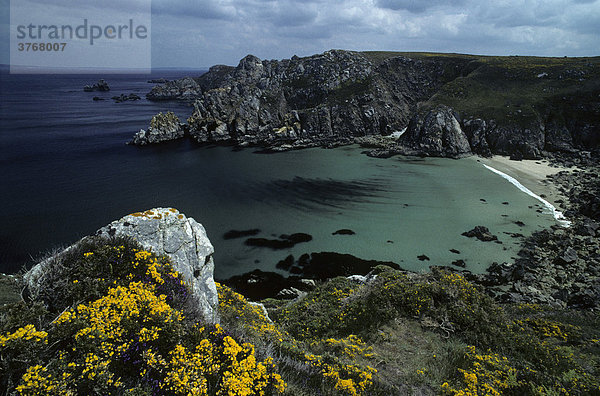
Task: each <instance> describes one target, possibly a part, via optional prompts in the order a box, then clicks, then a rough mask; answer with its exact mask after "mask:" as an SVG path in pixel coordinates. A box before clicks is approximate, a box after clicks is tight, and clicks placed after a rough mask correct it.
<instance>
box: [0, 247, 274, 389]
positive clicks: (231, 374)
mask: <svg viewBox="0 0 600 396" xmlns="http://www.w3.org/2000/svg"><path fill="white" fill-rule="evenodd" d="M51 260H53V261H50V262H48V261H47V262H46V267H45V268H44V271H45V274H46V275H48V279H46V282H42V284H41V285H40V286H39V293H36V295H35V296H33V298H32V299H27V301H22V302H18V303H14V304H6V305H4V306H2V308H1V309H0V390H2V393H3V394H20V395H66V394H68V395H75V394H77V395H188V394H195V395H217V394H218V395H221V394H246V395H251V394H265V395H271V394H274V393H280V392H282V391H283V390H284V389H285V384H284V383H283V381H282V380H281V378H280V376H279V375H278V374H277V373H275V366H274V365H273V363H272V359H265V360H264V361H260V360H257V359H256V358H255V350H254V347H253V346H252V345H250V344H238V343H237V341H236V340H235V339H234V338H232V337H231V335H230V334H229V333H227V332H226V331H224V330H223V329H222V328H221V327H220V326H219V325H213V324H208V323H203V322H202V321H201V320H200V321H199V318H198V317H196V316H194V313H193V312H194V311H192V310H189V309H187V307H186V301H187V300H188V298H187V297H188V293H189V290H188V289H187V287H186V285H185V284H184V283H183V281H182V280H181V278H180V276H179V274H178V273H176V272H175V271H174V270H173V268H172V267H171V264H170V263H169V260H168V259H167V258H165V257H156V256H155V255H153V254H151V253H150V252H148V251H145V250H142V249H141V247H140V246H139V245H137V243H135V242H134V241H132V240H129V239H123V238H115V239H103V238H100V237H90V238H87V239H84V240H83V241H81V242H79V243H77V244H76V245H74V246H73V247H72V248H70V249H68V250H67V251H66V252H65V253H64V254H63V255H59V256H55V258H54V259H51ZM42 279H43V277H42Z"/></svg>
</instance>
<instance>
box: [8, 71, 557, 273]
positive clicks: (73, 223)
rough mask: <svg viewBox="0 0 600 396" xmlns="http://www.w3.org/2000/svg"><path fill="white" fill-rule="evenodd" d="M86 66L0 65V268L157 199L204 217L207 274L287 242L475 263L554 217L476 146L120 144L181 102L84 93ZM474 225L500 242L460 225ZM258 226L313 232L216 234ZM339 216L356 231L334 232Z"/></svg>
mask: <svg viewBox="0 0 600 396" xmlns="http://www.w3.org/2000/svg"><path fill="white" fill-rule="evenodd" d="M96 77H97V76H87V77H86V76H84V77H82V76H78V77H77V78H75V77H65V76H63V77H61V76H52V79H51V80H50V81H49V82H47V83H42V82H40V81H39V79H41V78H43V76H8V77H7V76H3V86H4V88H2V90H3V92H2V98H3V103H2V111H1V112H0V117H1V119H0V121H1V122H2V125H3V129H2V135H1V136H0V142H1V143H2V145H1V150H2V156H1V158H0V168H1V171H2V175H3V178H2V179H1V181H0V198H1V202H2V206H1V208H0V219H1V220H0V222H1V224H0V270H1V271H4V272H11V271H16V270H18V269H19V267H20V266H21V265H22V264H23V263H24V262H26V261H28V260H30V257H32V256H33V257H35V256H37V255H38V254H39V252H43V251H48V250H50V249H52V248H53V247H56V246H59V245H66V244H69V243H72V242H74V241H75V240H77V239H78V238H80V237H82V236H84V235H88V234H91V233H93V232H94V231H95V230H96V229H98V228H100V227H102V226H103V225H105V224H107V223H108V222H110V221H112V220H115V219H118V218H120V217H122V216H124V215H126V214H128V213H132V212H135V211H139V210H145V209H149V208H152V207H159V206H173V207H176V208H177V209H179V210H181V211H182V212H183V213H185V214H186V215H188V216H191V217H194V218H195V219H196V220H197V221H199V222H200V223H202V224H203V225H204V226H205V228H206V230H207V233H208V236H209V238H210V239H211V241H212V243H213V245H214V246H215V251H216V252H215V263H216V268H215V277H217V278H226V277H229V276H232V275H237V274H241V273H244V272H248V271H251V270H253V269H256V268H259V269H262V270H265V271H279V270H276V269H275V265H276V263H277V262H278V261H280V260H282V259H284V258H285V257H287V256H288V255H290V254H291V255H293V256H294V257H295V258H298V257H299V256H300V255H302V254H304V253H312V252H322V251H331V252H338V253H347V254H352V255H354V256H356V257H359V258H362V259H373V260H379V261H393V262H396V263H398V264H399V265H400V266H401V267H403V268H405V269H408V270H413V271H426V270H428V267H429V265H434V264H435V265H450V263H451V262H452V261H454V260H458V259H462V260H464V261H465V263H466V268H467V269H469V270H471V271H473V272H476V273H480V272H483V271H485V269H486V268H487V267H488V266H489V265H490V264H491V263H492V262H494V261H496V262H503V261H511V257H515V255H516V253H517V251H518V244H519V239H518V238H513V237H511V236H510V235H508V234H506V233H521V234H523V235H529V234H531V233H532V232H534V231H537V230H539V229H542V228H546V227H549V226H550V225H552V224H556V222H555V220H554V219H553V217H552V214H551V213H549V212H548V211H547V210H546V209H545V208H544V207H543V205H542V204H541V203H540V202H539V201H537V200H536V199H534V198H533V197H531V196H528V195H527V194H525V193H523V192H521V191H519V190H518V189H517V188H515V187H514V186H513V185H511V184H510V183H508V182H506V180H504V179H502V178H501V177H499V176H498V175H495V174H493V173H492V172H490V171H489V170H487V169H485V168H484V167H483V165H482V164H481V163H479V162H477V159H476V158H467V159H462V160H451V159H437V158H410V157H394V158H390V159H376V158H369V157H367V156H365V155H363V154H361V149H360V148H358V147H355V146H348V147H341V148H337V149H332V150H327V149H305V150H299V151H292V152H285V153H274V154H258V153H256V152H255V150H253V149H243V150H233V149H232V148H231V147H199V146H197V145H194V144H192V143H190V142H188V141H185V140H184V141H178V142H173V143H169V144H165V145H160V146H156V147H144V148H137V147H132V146H127V145H125V144H124V143H125V142H126V141H127V140H129V139H130V138H131V136H132V135H133V133H134V132H135V131H136V130H138V129H139V128H145V127H146V126H147V124H148V121H149V119H150V117H151V116H152V115H153V114H156V113H157V112H159V111H166V110H173V111H175V112H176V114H178V115H179V116H180V117H182V118H185V116H186V115H188V114H189V112H190V109H189V107H187V106H185V105H183V104H177V103H152V102H148V101H146V100H145V99H143V100H142V101H140V102H137V103H121V104H115V103H113V102H112V101H101V102H93V101H92V100H91V96H93V95H89V94H87V93H85V94H84V93H83V92H80V90H81V86H82V85H83V84H84V83H89V82H93V81H94V79H97V78H96ZM152 77H161V75H157V76H152ZM148 78H149V77H148V76H138V77H136V78H132V77H131V76H123V77H120V78H119V79H116V77H114V79H116V80H113V83H112V87H113V91H114V93H113V92H111V95H113V94H120V93H129V92H136V93H138V94H140V96H143V94H144V93H145V92H147V90H148V89H149V87H150V85H149V84H147V83H146V82H145V79H148ZM5 81H7V82H8V84H4V82H5ZM108 81H109V83H111V80H110V79H108ZM11 84H13V85H12V86H11ZM27 84H29V85H27ZM23 86H24V88H18V87H23ZM28 86H29V89H27V87H28ZM11 87H12V88H11ZM11 89H12V90H11ZM8 90H11V91H10V92H8ZM506 203H507V204H506ZM517 221H520V222H523V223H524V226H519V225H517V224H516V222H517ZM476 225H484V226H486V227H488V228H489V229H490V231H491V232H492V233H493V234H495V235H497V236H498V238H499V239H500V241H502V244H497V243H494V242H481V241H478V240H476V239H470V238H466V237H464V236H461V233H462V232H464V231H468V230H470V229H472V228H473V227H474V226H476ZM254 228H258V229H260V230H261V232H260V233H259V234H258V235H257V236H258V237H263V238H275V237H278V236H279V235H281V234H292V233H296V232H302V233H307V234H310V235H312V237H313V239H312V240H311V241H309V242H305V243H299V244H297V245H295V246H294V247H292V248H289V249H282V250H271V249H267V248H261V247H251V246H246V245H245V244H244V238H238V239H227V240H226V239H224V238H223V235H224V234H225V232H227V231H229V230H232V229H235V230H247V229H254ZM339 229H350V230H352V231H354V232H355V234H354V235H332V233H334V232H335V231H336V230H339ZM451 249H455V250H458V251H460V254H456V253H453V252H451V251H450V250H451ZM420 255H426V256H427V257H429V259H430V260H429V261H420V260H419V259H417V256H420Z"/></svg>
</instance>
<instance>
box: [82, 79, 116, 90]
mask: <svg viewBox="0 0 600 396" xmlns="http://www.w3.org/2000/svg"><path fill="white" fill-rule="evenodd" d="M83 90H84V91H85V92H94V91H99V92H108V91H110V87H109V86H108V83H107V82H106V81H104V79H100V80H98V82H97V83H96V84H93V85H86V86H85V87H83Z"/></svg>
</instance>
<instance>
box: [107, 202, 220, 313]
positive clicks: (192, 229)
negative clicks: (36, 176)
mask: <svg viewBox="0 0 600 396" xmlns="http://www.w3.org/2000/svg"><path fill="white" fill-rule="evenodd" d="M96 235H104V236H115V235H117V236H130V237H132V238H133V239H135V240H136V241H137V242H138V243H139V244H140V245H142V246H143V247H144V248H145V249H149V250H151V251H152V252H153V253H155V254H158V255H163V254H164V255H167V256H169V257H170V258H171V263H172V264H173V268H174V269H175V270H176V271H177V272H179V273H180V274H181V275H182V277H183V280H184V281H185V283H186V284H187V285H188V286H189V287H190V289H191V291H192V298H193V299H194V300H195V302H196V304H197V306H198V310H199V312H200V314H201V315H202V317H204V319H205V320H208V321H210V322H217V321H218V313H217V307H218V303H219V301H218V295H217V288H216V285H215V281H214V279H213V271H214V266H215V265H214V261H213V258H212V254H213V252H214V248H213V246H212V244H211V243H210V240H209V239H208V237H207V236H206V230H205V229H204V227H203V226H202V224H200V223H198V222H197V221H196V220H194V219H193V218H191V217H187V216H185V215H184V214H183V213H180V212H179V211H178V210H177V209H173V208H155V209H150V210H147V211H145V212H137V213H133V214H130V215H127V216H125V217H123V218H121V219H119V220H116V221H113V222H112V223H110V224H109V225H107V226H105V227H102V228H101V229H100V230H98V231H97V233H96Z"/></svg>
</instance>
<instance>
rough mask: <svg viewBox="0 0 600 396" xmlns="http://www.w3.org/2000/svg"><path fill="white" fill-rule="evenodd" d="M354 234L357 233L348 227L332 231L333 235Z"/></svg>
mask: <svg viewBox="0 0 600 396" xmlns="http://www.w3.org/2000/svg"><path fill="white" fill-rule="evenodd" d="M354 234H356V233H355V232H354V231H352V230H350V229H347V228H342V229H341V230H337V231H335V232H332V233H331V235H354Z"/></svg>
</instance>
